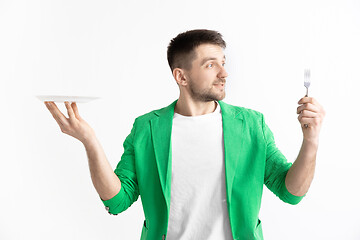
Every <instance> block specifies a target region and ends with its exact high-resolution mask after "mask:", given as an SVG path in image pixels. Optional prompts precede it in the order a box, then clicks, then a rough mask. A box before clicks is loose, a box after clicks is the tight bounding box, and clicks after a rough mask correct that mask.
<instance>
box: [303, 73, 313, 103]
mask: <svg viewBox="0 0 360 240" xmlns="http://www.w3.org/2000/svg"><path fill="white" fill-rule="evenodd" d="M310 83H311V82H310V69H305V71H304V86H305V87H306V95H305V97H307V96H308V91H309V87H310Z"/></svg>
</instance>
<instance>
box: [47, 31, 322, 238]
mask: <svg viewBox="0 0 360 240" xmlns="http://www.w3.org/2000/svg"><path fill="white" fill-rule="evenodd" d="M225 47H226V43H225V41H224V40H223V39H222V35H221V34H220V33H218V32H215V31H210V30H204V29H200V30H192V31H187V32H184V33H181V34H179V35H178V36H177V37H175V38H174V39H172V41H171V42H170V44H169V46H168V62H169V65H170V68H171V71H172V74H173V77H174V79H175V81H176V83H177V84H178V86H179V89H180V96H179V98H178V99H177V100H175V101H174V102H173V103H171V104H170V105H169V106H167V107H164V108H162V109H158V110H154V111H152V112H150V113H147V114H144V115H142V116H140V117H137V118H136V119H135V121H134V124H133V128H132V130H131V132H130V134H129V135H128V136H127V138H126V139H125V142H124V153H123V155H122V157H121V161H120V162H119V163H118V165H117V167H116V169H115V171H113V170H112V169H111V166H110V164H109V162H108V161H107V160H106V156H105V154H104V151H103V150H102V148H101V146H100V143H99V142H98V140H97V138H96V136H95V133H94V131H93V130H92V129H91V127H90V126H89V125H88V124H87V123H86V122H85V121H84V120H83V119H82V118H81V117H80V115H79V111H78V108H77V106H76V103H72V105H70V104H69V103H65V105H66V108H67V111H68V115H69V118H66V117H65V116H64V115H63V114H62V113H61V112H60V111H59V110H58V108H57V107H56V105H55V104H54V103H53V102H51V103H49V105H48V109H49V110H50V112H51V113H52V114H53V116H54V118H55V120H56V121H57V122H58V124H59V126H60V128H61V130H62V132H64V133H66V134H69V135H71V136H73V137H75V138H77V139H79V140H80V141H81V142H82V143H83V144H84V146H85V148H86V152H87V155H88V158H89V167H90V172H91V178H92V181H93V184H94V187H95V188H96V190H97V192H98V194H99V196H100V198H101V200H102V201H103V203H104V205H105V207H106V209H107V210H108V212H109V213H110V214H118V213H120V212H123V211H125V210H126V209H127V208H128V207H129V206H130V205H131V204H132V203H133V202H134V201H136V200H137V199H138V196H139V195H141V201H142V205H143V210H144V214H145V220H144V225H143V228H142V234H141V239H150V240H153V239H154V240H155V239H197V240H198V239H263V234H262V227H261V221H260V219H259V218H258V214H259V210H260V203H261V197H262V191H263V185H264V184H265V185H266V186H267V187H268V188H269V189H270V190H271V191H272V192H274V194H276V195H277V196H278V197H279V198H280V199H281V200H282V201H284V202H286V203H290V204H297V203H299V202H300V201H301V199H302V198H303V197H304V196H305V194H306V192H307V191H308V189H309V187H310V184H311V181H312V179H313V175H314V169H315V159H316V153H317V148H318V142H319V133H320V128H321V124H322V121H323V118H324V116H325V111H324V109H323V108H322V106H321V105H320V104H319V103H318V102H317V101H316V100H315V99H314V98H310V97H304V98H301V99H300V101H299V102H298V103H299V104H300V106H299V107H298V108H297V113H298V114H299V117H298V120H299V122H300V123H301V127H302V131H303V137H304V138H303V143H302V146H301V149H300V153H299V156H298V157H297V159H296V161H295V162H294V164H292V163H289V162H287V160H286V158H285V156H284V155H283V154H282V153H281V152H280V151H279V150H278V149H277V147H276V145H275V141H274V137H273V134H272V132H271V130H270V129H269V127H268V126H267V125H266V124H265V121H264V116H263V114H261V113H260V112H257V111H254V110H251V109H247V108H244V107H237V106H233V105H230V104H227V103H225V102H223V101H222V100H223V99H224V98H225V84H226V77H227V76H228V74H227V72H226V71H225V67H224V66H225V55H224V53H223V49H225ZM46 104H48V103H46ZM305 125H307V126H306V127H305Z"/></svg>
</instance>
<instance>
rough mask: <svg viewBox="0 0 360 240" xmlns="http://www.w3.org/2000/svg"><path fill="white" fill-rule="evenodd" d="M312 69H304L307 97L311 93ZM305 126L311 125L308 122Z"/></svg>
mask: <svg viewBox="0 0 360 240" xmlns="http://www.w3.org/2000/svg"><path fill="white" fill-rule="evenodd" d="M310 83H311V81H310V69H305V71H304V86H305V87H306V95H305V97H308V93H309V87H310ZM304 126H305V128H308V127H309V125H308V124H304Z"/></svg>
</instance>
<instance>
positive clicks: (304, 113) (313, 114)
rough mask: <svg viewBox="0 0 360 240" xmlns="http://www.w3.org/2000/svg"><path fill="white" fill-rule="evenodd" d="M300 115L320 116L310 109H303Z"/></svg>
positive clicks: (308, 116)
mask: <svg viewBox="0 0 360 240" xmlns="http://www.w3.org/2000/svg"><path fill="white" fill-rule="evenodd" d="M299 117H307V118H316V117H318V114H317V113H315V112H312V111H308V110H303V111H302V112H301V113H300V115H299Z"/></svg>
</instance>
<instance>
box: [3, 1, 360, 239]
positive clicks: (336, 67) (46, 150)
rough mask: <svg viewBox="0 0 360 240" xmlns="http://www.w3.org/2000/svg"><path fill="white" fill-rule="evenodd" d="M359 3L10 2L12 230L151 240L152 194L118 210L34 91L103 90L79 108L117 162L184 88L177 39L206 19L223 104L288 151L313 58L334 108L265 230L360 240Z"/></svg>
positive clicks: (290, 155) (265, 212)
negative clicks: (147, 121)
mask: <svg viewBox="0 0 360 240" xmlns="http://www.w3.org/2000/svg"><path fill="white" fill-rule="evenodd" d="M359 13H360V1H357V0H353V1H344V0H341V1H340V0H339V1H331V0H330V1H329V0H327V1H325V0H324V1H310V0H305V1H288V0H275V1H266V0H263V1H211V0H207V1H203V0H200V1H190V0H183V1H165V0H152V1H145V0H141V1H121V0H117V1H114V0H110V1H93V0H92V1H85V0H82V1H79V0H75V1H74V0H71V1H70V0H65V1H46V0H42V1H41V0H33V1H25V0H24V1H17V0H11V1H10V0H7V1H6V0H2V1H0V81H1V85H0V112H1V118H0V121H1V124H0V136H1V137H0V140H1V142H0V147H1V160H0V191H1V198H0V239H5V240H8V239H39V240H40V239H89V240H90V239H139V238H140V233H141V227H142V224H143V220H144V214H143V210H142V205H141V200H140V198H139V199H138V201H137V202H135V203H134V204H133V205H132V206H131V207H130V208H129V209H128V210H126V211H125V212H123V213H122V214H120V215H118V216H111V215H109V214H108V213H107V211H106V210H105V209H104V206H103V204H102V202H101V201H100V198H99V196H98V195H97V193H96V191H95V189H94V187H93V185H92V182H91V178H90V173H89V169H88V163H87V156H86V152H85V149H84V147H83V145H82V143H81V142H79V141H78V140H76V139H75V138H72V137H70V136H68V135H66V134H63V133H62V132H61V131H60V127H59V126H58V125H57V123H56V121H55V120H54V119H53V117H52V116H51V114H50V112H49V111H48V110H47V108H46V107H45V105H44V104H43V103H42V102H41V101H39V100H38V99H37V98H36V97H35V96H36V95H40V94H62V95H81V96H98V97H101V99H99V100H95V101H91V102H89V103H78V108H79V111H80V115H81V116H82V117H83V118H84V119H85V120H86V121H87V122H88V123H89V124H90V125H91V126H92V128H93V129H94V130H95V132H96V134H97V137H98V138H99V140H100V142H101V144H102V146H103V148H104V150H105V153H106V156H107V159H108V160H109V162H110V163H111V165H112V166H113V168H115V167H116V164H117V163H118V161H119V160H120V158H121V155H122V153H123V147H122V144H123V141H124V140H125V137H126V136H127V135H128V134H129V133H130V130H131V126H132V123H133V121H134V119H135V118H136V117H137V116H140V115H142V114H145V113H147V112H149V111H152V110H155V109H159V108H162V107H165V106H167V105H169V104H170V103H171V102H172V101H174V100H175V99H177V98H178V97H179V90H178V87H177V85H176V83H175V80H174V79H173V77H172V75H171V71H170V68H169V66H168V63H167V59H166V49H167V45H168V43H169V42H170V40H171V39H172V38H173V37H175V36H176V35H177V34H179V33H180V32H183V31H186V30H191V29H197V28H206V29H211V30H217V31H219V32H220V33H222V34H223V36H224V39H225V41H226V42H227V45H228V47H227V48H226V50H225V54H226V59H227V63H226V69H227V71H228V73H229V77H228V78H227V86H226V97H225V99H224V101H225V102H227V103H230V104H233V105H237V106H242V107H246V108H251V109H254V110H257V111H260V112H262V113H263V114H264V115H265V121H266V122H267V124H268V125H269V127H270V129H271V130H272V131H273V133H274V136H275V140H276V143H277V146H278V148H279V149H280V150H281V151H282V152H283V154H284V155H285V156H286V157H287V159H288V161H290V162H294V161H295V159H296V157H297V155H298V153H299V150H300V146H301V143H302V131H301V127H300V124H299V122H298V120H297V116H298V115H297V114H296V108H297V107H298V104H297V102H298V100H299V99H300V98H302V97H303V96H304V95H305V93H306V89H305V87H304V85H303V75H304V68H310V69H311V86H310V89H309V95H310V96H311V97H314V98H316V100H318V102H319V103H320V104H321V105H322V106H323V107H324V108H325V110H326V112H327V115H326V117H325V119H324V122H323V126H322V130H321V135H320V145H319V149H318V154H317V164H316V171H315V177H314V179H313V182H312V185H311V187H310V190H309V191H308V193H307V196H306V197H305V198H304V199H303V200H302V201H301V202H300V203H299V204H298V205H295V206H293V205H289V204H286V203H283V202H282V201H281V200H279V199H278V198H277V197H276V196H275V195H274V194H273V193H271V192H270V191H269V190H268V189H267V188H266V187H265V188H264V193H263V198H262V207H261V211H260V215H259V218H260V219H261V220H262V222H263V232H264V237H265V239H267V240H272V239H274V240H288V239H296V240H302V239H347V240H355V239H360V228H359V227H360V221H359V215H360V206H359V202H360V194H359V185H358V183H359V177H358V176H359V175H358V174H359V170H360V164H359V160H360V157H359V155H358V150H359V146H360V141H359V134H360V130H359V117H360V114H359V108H358V102H359V94H358V93H359V90H360V88H359V86H360V84H359V81H360V71H359V66H360V44H359V43H360V14H359ZM57 105H58V107H59V108H60V110H61V111H62V112H63V113H64V114H65V115H66V116H67V113H66V108H65V105H64V104H63V103H57Z"/></svg>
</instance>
